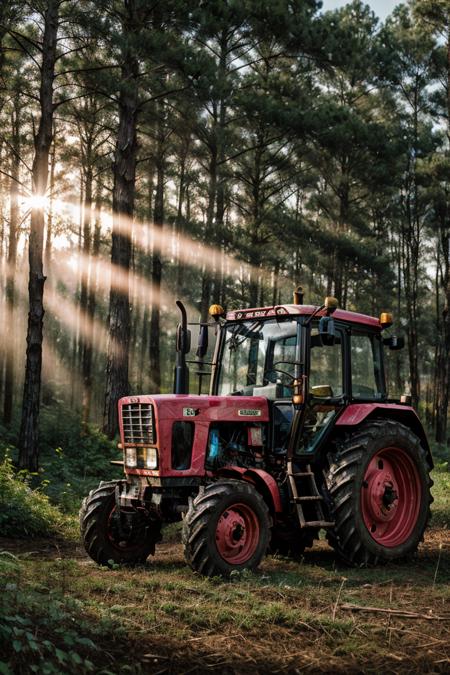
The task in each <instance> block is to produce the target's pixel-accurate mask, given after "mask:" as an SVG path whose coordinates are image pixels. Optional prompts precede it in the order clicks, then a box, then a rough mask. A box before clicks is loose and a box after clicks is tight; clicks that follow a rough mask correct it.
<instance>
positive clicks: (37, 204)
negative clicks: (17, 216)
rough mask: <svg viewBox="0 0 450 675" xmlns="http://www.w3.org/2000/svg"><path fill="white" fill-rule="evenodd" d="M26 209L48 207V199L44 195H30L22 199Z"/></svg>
mask: <svg viewBox="0 0 450 675" xmlns="http://www.w3.org/2000/svg"><path fill="white" fill-rule="evenodd" d="M23 204H24V206H25V208H26V209H28V210H32V209H48V207H49V204H50V200H49V198H48V197H47V196H46V195H31V196H30V197H26V198H25V199H24V200H23Z"/></svg>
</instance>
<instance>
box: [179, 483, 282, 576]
mask: <svg viewBox="0 0 450 675" xmlns="http://www.w3.org/2000/svg"><path fill="white" fill-rule="evenodd" d="M269 530H270V521H269V512H268V508H267V505H266V503H265V502H264V500H263V498H262V497H261V495H260V494H259V492H257V490H256V489H255V488H254V487H253V486H252V485H250V484H249V483H245V482H244V481H239V480H226V481H218V482H217V483H212V484H211V485H207V486H206V488H205V489H204V490H203V491H202V492H200V493H199V494H198V495H197V497H196V498H195V499H194V500H193V502H192V503H191V505H190V507H189V510H188V512H187V514H186V517H185V519H184V522H183V544H184V556H185V559H186V562H187V563H188V565H190V566H191V567H192V569H193V570H195V571H196V572H199V573H200V574H203V575H205V576H225V577H227V576H229V575H230V574H231V572H233V571H235V570H236V571H240V570H244V569H249V570H254V569H256V568H257V567H258V565H259V564H260V562H261V560H262V559H263V557H264V555H265V553H266V550H267V547H268V544H269Z"/></svg>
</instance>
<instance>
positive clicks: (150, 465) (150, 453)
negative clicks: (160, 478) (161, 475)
mask: <svg viewBox="0 0 450 675" xmlns="http://www.w3.org/2000/svg"><path fill="white" fill-rule="evenodd" d="M144 457H145V468H146V469H156V468H157V466H158V453H157V452H156V448H145V455H144Z"/></svg>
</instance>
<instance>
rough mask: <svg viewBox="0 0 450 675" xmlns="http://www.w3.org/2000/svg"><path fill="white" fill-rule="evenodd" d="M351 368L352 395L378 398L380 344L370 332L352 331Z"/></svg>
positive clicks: (354, 396)
mask: <svg viewBox="0 0 450 675" xmlns="http://www.w3.org/2000/svg"><path fill="white" fill-rule="evenodd" d="M350 345H351V349H350V354H351V364H352V365H351V368H352V397H353V398H359V399H369V400H370V399H380V398H381V397H382V390H381V346H380V341H379V340H378V339H377V338H376V337H375V336H374V335H370V334H363V333H352V335H351V338H350Z"/></svg>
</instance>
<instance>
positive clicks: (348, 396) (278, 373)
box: [211, 299, 398, 453]
mask: <svg viewBox="0 0 450 675" xmlns="http://www.w3.org/2000/svg"><path fill="white" fill-rule="evenodd" d="M327 303H328V304H329V305H330V307H328V306H326V305H327ZM327 303H326V304H325V305H324V306H323V307H314V306H305V305H282V306H279V307H276V308H273V307H266V308H259V309H251V310H246V311H236V312H229V313H228V314H227V315H226V320H225V321H224V323H223V326H222V328H221V333H220V337H219V339H218V345H217V349H216V357H215V364H214V368H213V376H212V379H211V394H215V395H219V396H258V397H264V398H266V399H267V401H268V405H269V410H270V415H271V420H272V430H271V440H272V442H271V446H272V448H273V450H274V451H275V452H281V451H282V450H283V449H285V450H287V446H288V442H289V433H290V431H291V430H292V420H293V417H294V414H295V411H296V410H297V411H298V410H299V409H302V408H304V409H305V412H304V421H303V425H302V433H301V434H300V435H298V436H297V438H296V439H295V447H294V450H295V453H314V452H315V450H317V449H318V448H319V446H321V445H322V444H323V442H324V441H325V439H326V436H327V429H330V430H331V429H332V428H333V427H334V422H335V421H336V419H337V417H338V416H339V414H340V413H341V412H342V411H343V410H344V408H345V407H346V406H348V405H349V404H350V403H352V402H359V403H361V402H366V403H381V402H385V401H386V400H387V392H386V384H385V377H384V368H383V339H382V331H383V330H384V328H386V327H387V325H388V324H389V323H390V318H389V316H386V315H384V316H382V317H381V320H378V319H375V318H373V317H368V316H364V315H361V314H357V313H354V312H347V311H342V310H339V309H336V307H335V304H333V301H332V300H330V299H328V300H327ZM397 343H398V340H397Z"/></svg>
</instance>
